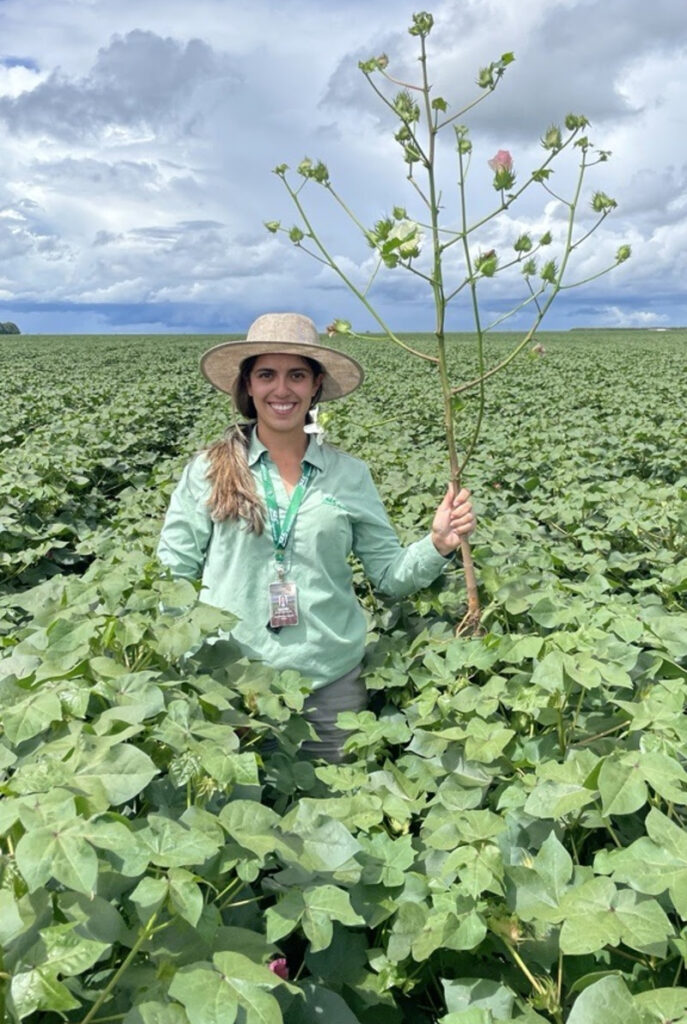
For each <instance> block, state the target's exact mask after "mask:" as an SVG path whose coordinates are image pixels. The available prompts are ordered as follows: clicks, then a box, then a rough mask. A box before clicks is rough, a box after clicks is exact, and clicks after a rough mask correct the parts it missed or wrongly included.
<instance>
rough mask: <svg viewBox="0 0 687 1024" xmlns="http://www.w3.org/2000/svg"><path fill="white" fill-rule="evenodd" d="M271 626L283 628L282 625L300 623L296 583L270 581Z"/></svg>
mask: <svg viewBox="0 0 687 1024" xmlns="http://www.w3.org/2000/svg"><path fill="white" fill-rule="evenodd" d="M268 589H269V598H270V627H271V628H272V629H281V627H282V626H297V625H298V598H297V593H296V584H295V583H288V582H286V581H284V580H282V581H280V582H279V583H270V585H269V588H268Z"/></svg>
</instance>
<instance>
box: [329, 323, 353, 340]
mask: <svg viewBox="0 0 687 1024" xmlns="http://www.w3.org/2000/svg"><path fill="white" fill-rule="evenodd" d="M325 331H326V333H327V334H328V335H329V337H330V338H331V336H332V335H333V334H350V333H351V325H350V322H349V321H348V320H332V322H331V323H330V324H328V325H327V326H326V328H325Z"/></svg>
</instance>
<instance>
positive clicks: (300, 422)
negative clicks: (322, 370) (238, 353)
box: [247, 352, 322, 433]
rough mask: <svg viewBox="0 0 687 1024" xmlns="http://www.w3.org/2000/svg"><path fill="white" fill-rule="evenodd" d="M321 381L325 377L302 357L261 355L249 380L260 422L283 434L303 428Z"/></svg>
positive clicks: (281, 354)
mask: <svg viewBox="0 0 687 1024" xmlns="http://www.w3.org/2000/svg"><path fill="white" fill-rule="evenodd" d="M321 383H322V376H321V375H318V376H317V377H316V376H315V375H314V374H313V372H312V370H311V369H310V366H309V365H308V363H307V362H306V361H305V359H303V358H302V356H292V355H289V354H288V353H286V352H276V353H274V354H271V355H264V356H258V358H257V359H256V360H255V363H254V364H253V368H252V369H251V372H250V376H249V378H248V383H247V391H248V394H249V395H250V397H251V398H252V399H253V404H254V405H255V411H256V413H257V417H258V425H261V424H262V425H263V426H265V427H268V428H269V429H270V430H275V431H278V432H279V433H284V432H288V431H290V430H302V429H303V426H304V424H305V418H306V416H307V414H308V410H309V408H310V405H311V403H312V400H313V398H314V396H315V395H316V394H317V390H318V388H319V387H320V384H321Z"/></svg>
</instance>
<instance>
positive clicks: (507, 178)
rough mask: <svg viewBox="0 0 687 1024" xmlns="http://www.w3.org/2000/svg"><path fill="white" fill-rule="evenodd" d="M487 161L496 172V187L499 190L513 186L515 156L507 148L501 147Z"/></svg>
mask: <svg viewBox="0 0 687 1024" xmlns="http://www.w3.org/2000/svg"><path fill="white" fill-rule="evenodd" d="M487 163H488V164H489V166H490V167H491V169H492V171H493V172H494V188H495V189H497V191H500V190H502V189H507V188H512V187H513V184H514V182H515V172H514V171H513V157H512V156H511V155H510V153H509V152H508V150H507V149H500V150H499V151H498V153H497V154H496V156H493V157H492V158H491V160H488V161H487Z"/></svg>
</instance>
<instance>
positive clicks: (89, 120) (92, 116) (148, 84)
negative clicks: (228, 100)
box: [0, 29, 237, 143]
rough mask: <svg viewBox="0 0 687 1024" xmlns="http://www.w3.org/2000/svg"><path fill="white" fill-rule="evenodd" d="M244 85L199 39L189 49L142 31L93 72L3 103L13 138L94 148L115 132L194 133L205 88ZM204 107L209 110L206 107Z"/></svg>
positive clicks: (105, 55) (107, 53) (102, 56)
mask: <svg viewBox="0 0 687 1024" xmlns="http://www.w3.org/2000/svg"><path fill="white" fill-rule="evenodd" d="M217 80H221V82H222V84H223V87H224V88H226V87H227V86H231V85H232V84H235V83H236V81H237V77H236V74H235V72H234V71H233V70H232V68H231V66H230V64H229V61H228V59H227V58H226V57H223V56H221V55H218V54H216V53H215V52H214V51H213V49H212V48H211V47H210V46H209V45H208V44H207V43H206V42H204V41H202V40H200V39H191V40H189V41H188V42H187V43H186V44H185V45H184V44H183V43H180V42H178V41H177V40H174V39H171V38H163V37H161V36H159V35H156V34H155V33H154V32H150V31H142V30H139V29H135V30H133V31H131V32H128V33H127V34H126V35H125V36H124V37H120V36H116V37H114V39H113V40H112V41H111V42H110V44H109V45H108V46H107V47H105V48H103V49H101V50H99V52H98V55H97V57H96V60H95V62H94V64H93V66H92V68H91V70H90V72H89V73H88V74H87V75H85V76H83V77H81V78H70V77H69V76H67V75H64V74H63V73H62V72H60V71H59V70H55V71H53V72H52V73H51V74H50V75H49V77H48V78H47V79H45V80H44V81H42V82H40V83H39V84H38V85H37V86H36V87H35V88H34V89H32V90H31V91H29V92H24V93H20V94H19V95H18V96H13V97H8V96H3V97H0V118H2V119H4V120H5V122H6V124H7V126H8V128H9V130H10V131H13V132H15V133H20V134H32V133H41V134H45V135H47V136H52V137H54V138H57V139H61V140H63V141H65V142H70V143H76V142H87V141H93V140H94V139H96V138H98V137H102V136H103V135H104V133H105V132H106V131H107V130H108V129H109V130H112V129H117V128H120V129H127V128H130V129H143V130H145V129H155V130H163V131H165V132H168V131H169V130H170V128H175V129H176V131H177V132H188V131H193V130H194V125H195V123H196V122H197V119H198V117H199V116H200V115H199V107H198V105H196V106H195V107H194V103H193V100H194V95H195V94H196V93H197V92H199V91H200V90H201V87H202V86H203V84H205V83H207V82H211V81H217ZM201 106H202V104H201Z"/></svg>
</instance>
